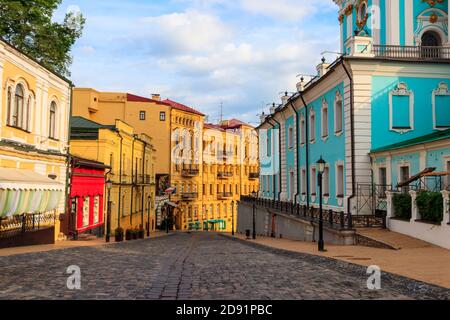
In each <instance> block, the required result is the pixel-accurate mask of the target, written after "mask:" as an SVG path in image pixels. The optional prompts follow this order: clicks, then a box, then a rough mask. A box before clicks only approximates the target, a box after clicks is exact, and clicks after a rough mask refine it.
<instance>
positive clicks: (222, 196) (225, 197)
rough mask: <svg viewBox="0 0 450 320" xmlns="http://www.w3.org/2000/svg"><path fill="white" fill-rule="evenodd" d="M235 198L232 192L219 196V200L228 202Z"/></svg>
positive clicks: (222, 193)
mask: <svg viewBox="0 0 450 320" xmlns="http://www.w3.org/2000/svg"><path fill="white" fill-rule="evenodd" d="M231 198H233V193H232V192H221V193H218V194H217V199H218V200H228V199H231Z"/></svg>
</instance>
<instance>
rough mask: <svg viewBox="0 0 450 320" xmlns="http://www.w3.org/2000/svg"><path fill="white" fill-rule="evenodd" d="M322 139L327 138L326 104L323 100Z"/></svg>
mask: <svg viewBox="0 0 450 320" xmlns="http://www.w3.org/2000/svg"><path fill="white" fill-rule="evenodd" d="M321 116H322V117H321V118H322V126H321V127H322V138H327V137H328V104H327V102H326V101H325V100H324V101H323V103H322V115H321Z"/></svg>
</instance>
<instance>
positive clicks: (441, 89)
mask: <svg viewBox="0 0 450 320" xmlns="http://www.w3.org/2000/svg"><path fill="white" fill-rule="evenodd" d="M439 96H441V97H446V96H450V91H449V89H448V84H447V83H446V82H441V83H439V86H438V88H437V89H434V90H433V93H432V98H431V99H432V101H431V103H432V106H433V129H434V130H447V129H449V128H450V123H449V125H448V126H438V125H437V114H436V111H437V105H436V97H439ZM449 108H450V106H449Z"/></svg>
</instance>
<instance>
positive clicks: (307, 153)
mask: <svg viewBox="0 0 450 320" xmlns="http://www.w3.org/2000/svg"><path fill="white" fill-rule="evenodd" d="M299 93H300V98H301V99H302V102H303V105H304V106H305V143H306V148H305V153H306V154H305V157H306V207H307V208H308V209H309V206H310V204H309V197H310V185H309V180H310V179H309V176H310V174H309V172H310V171H309V169H310V168H309V119H308V117H309V114H308V105H307V103H306V101H305V97H304V96H303V92H301V91H300V92H299Z"/></svg>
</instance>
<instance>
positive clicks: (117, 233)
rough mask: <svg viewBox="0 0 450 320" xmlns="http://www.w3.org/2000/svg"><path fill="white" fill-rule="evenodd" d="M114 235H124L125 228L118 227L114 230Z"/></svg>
mask: <svg viewBox="0 0 450 320" xmlns="http://www.w3.org/2000/svg"><path fill="white" fill-rule="evenodd" d="M114 236H116V237H119V236H123V229H122V228H120V227H118V228H116V230H114Z"/></svg>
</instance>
